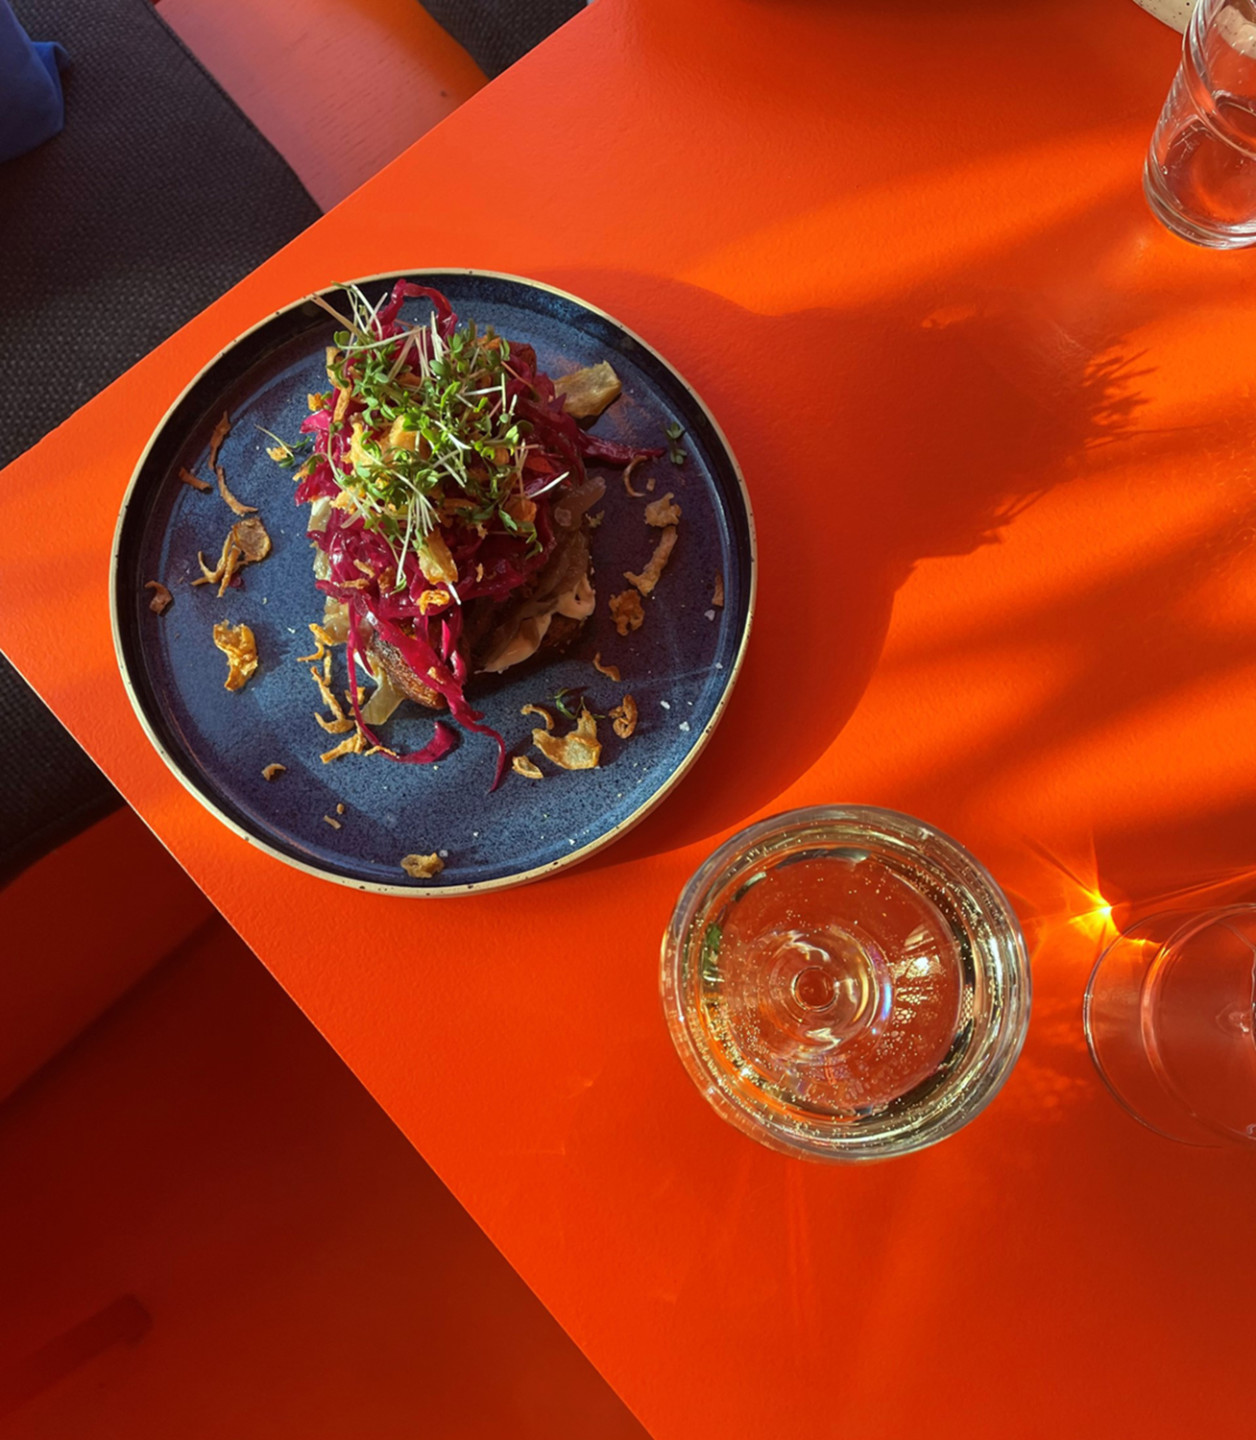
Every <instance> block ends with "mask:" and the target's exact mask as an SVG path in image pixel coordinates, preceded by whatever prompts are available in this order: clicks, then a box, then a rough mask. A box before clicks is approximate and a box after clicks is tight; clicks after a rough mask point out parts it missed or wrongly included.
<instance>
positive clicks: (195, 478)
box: [179, 465, 214, 491]
mask: <svg viewBox="0 0 1256 1440" xmlns="http://www.w3.org/2000/svg"><path fill="white" fill-rule="evenodd" d="M179 479H180V480H182V481H183V483H184V484H185V485H190V486H191V487H192V489H193V490H200V491H207V490H212V489H213V488H214V487H213V486H212V485H211V484H210V483H209V481H208V480H202V479H201V477H200V476H199V475H193V474H192V472H191V471H190V470H189V469H188V467H187V466H186V465H180V466H179Z"/></svg>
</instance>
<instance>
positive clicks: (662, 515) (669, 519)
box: [645, 490, 680, 530]
mask: <svg viewBox="0 0 1256 1440" xmlns="http://www.w3.org/2000/svg"><path fill="white" fill-rule="evenodd" d="M645 523H646V524H647V525H653V526H654V527H655V528H656V529H658V530H662V529H663V527H664V526H665V525H679V524H680V506H679V505H677V504H676V502H675V501H674V500H673V499H672V491H670V490H669V491H668V492H667V494H666V495H664V496H663V497H662V498H661V499H659V500H651V501H650V503H649V504H648V505H647V506H646V507H645Z"/></svg>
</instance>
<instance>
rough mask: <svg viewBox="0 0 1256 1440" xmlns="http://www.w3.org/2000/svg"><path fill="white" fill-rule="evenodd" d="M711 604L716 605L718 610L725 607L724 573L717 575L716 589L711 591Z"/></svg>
mask: <svg viewBox="0 0 1256 1440" xmlns="http://www.w3.org/2000/svg"><path fill="white" fill-rule="evenodd" d="M711 604H712V605H714V606H715V608H716V609H717V610H721V609H723V607H724V577H723V576H722V575H717V576H716V577H715V589H714V590H713V591H712V593H711Z"/></svg>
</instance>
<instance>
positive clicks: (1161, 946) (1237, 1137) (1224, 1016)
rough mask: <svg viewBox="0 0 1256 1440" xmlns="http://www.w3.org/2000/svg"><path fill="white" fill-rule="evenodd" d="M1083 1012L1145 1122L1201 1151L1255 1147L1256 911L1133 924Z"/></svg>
mask: <svg viewBox="0 0 1256 1440" xmlns="http://www.w3.org/2000/svg"><path fill="white" fill-rule="evenodd" d="M1082 1017H1083V1024H1084V1028H1085V1031H1086V1043H1087V1044H1088V1045H1089V1047H1090V1053H1091V1056H1092V1058H1093V1059H1094V1062H1095V1065H1096V1066H1097V1068H1098V1070H1099V1074H1100V1075H1101V1076H1102V1077H1103V1079H1104V1082H1105V1083H1106V1084H1107V1086H1108V1089H1109V1090H1111V1091H1112V1093H1113V1095H1115V1096H1116V1098H1117V1099H1118V1100H1119V1101H1120V1102H1121V1104H1122V1105H1123V1106H1124V1107H1125V1109H1126V1110H1128V1111H1129V1112H1130V1114H1131V1115H1133V1116H1134V1117H1135V1119H1138V1120H1141V1121H1142V1122H1143V1124H1144V1125H1147V1126H1148V1127H1150V1128H1151V1129H1152V1130H1156V1131H1158V1132H1159V1133H1160V1134H1162V1135H1167V1136H1169V1137H1170V1138H1171V1139H1174V1140H1181V1141H1184V1142H1186V1143H1187V1144H1191V1145H1225V1144H1249V1145H1250V1144H1252V1143H1253V1141H1256V1039H1254V1038H1253V1032H1254V1030H1256V905H1252V904H1245V905H1227V906H1222V907H1218V908H1214V909H1209V910H1203V911H1197V912H1194V913H1192V914H1182V913H1180V912H1179V913H1164V914H1159V915H1152V916H1149V917H1148V918H1147V919H1145V920H1141V921H1139V922H1138V923H1137V924H1136V925H1132V926H1130V927H1129V928H1128V929H1126V930H1124V931H1123V932H1122V933H1121V934H1120V935H1119V936H1118V937H1117V938H1116V939H1115V940H1114V941H1113V942H1112V944H1111V945H1109V946H1108V948H1107V949H1106V950H1105V951H1104V952H1103V954H1102V955H1101V956H1100V957H1099V959H1098V961H1097V962H1096V964H1095V967H1094V970H1093V971H1092V972H1091V976H1090V982H1089V984H1088V985H1087V986H1086V998H1085V1002H1084V1005H1083V1009H1082Z"/></svg>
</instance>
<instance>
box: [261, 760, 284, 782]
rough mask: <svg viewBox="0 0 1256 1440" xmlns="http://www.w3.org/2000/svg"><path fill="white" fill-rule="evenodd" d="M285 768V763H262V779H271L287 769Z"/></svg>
mask: <svg viewBox="0 0 1256 1440" xmlns="http://www.w3.org/2000/svg"><path fill="white" fill-rule="evenodd" d="M287 768H288V767H287V766H286V765H280V764H278V763H275V764H273V765H263V766H262V778H263V779H264V780H273V779H274V778H275V776H276V775H282V774H283V773H284V772H285V771H286V770H287Z"/></svg>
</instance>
